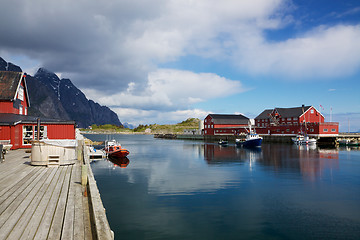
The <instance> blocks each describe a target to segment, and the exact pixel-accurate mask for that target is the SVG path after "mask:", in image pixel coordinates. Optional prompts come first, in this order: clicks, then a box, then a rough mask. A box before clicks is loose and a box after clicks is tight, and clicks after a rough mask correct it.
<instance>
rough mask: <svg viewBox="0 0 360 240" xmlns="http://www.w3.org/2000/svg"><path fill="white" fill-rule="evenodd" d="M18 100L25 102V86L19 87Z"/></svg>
mask: <svg viewBox="0 0 360 240" xmlns="http://www.w3.org/2000/svg"><path fill="white" fill-rule="evenodd" d="M18 99H20V100H21V101H24V88H23V86H20V87H19V91H18Z"/></svg>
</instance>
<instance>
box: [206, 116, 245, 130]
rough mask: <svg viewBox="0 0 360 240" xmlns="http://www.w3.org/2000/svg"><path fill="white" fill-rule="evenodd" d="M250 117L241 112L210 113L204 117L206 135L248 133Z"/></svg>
mask: <svg viewBox="0 0 360 240" xmlns="http://www.w3.org/2000/svg"><path fill="white" fill-rule="evenodd" d="M249 121H250V119H249V118H247V117H245V116H243V115H241V114H239V115H231V114H209V115H207V117H206V118H205V119H204V135H235V134H240V133H246V129H245V128H246V127H248V126H249Z"/></svg>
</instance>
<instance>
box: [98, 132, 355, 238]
mask: <svg viewBox="0 0 360 240" xmlns="http://www.w3.org/2000/svg"><path fill="white" fill-rule="evenodd" d="M97 137H99V138H100V137H101V136H97ZM119 139H120V141H121V142H122V143H123V144H124V145H125V146H126V147H127V148H128V149H130V150H131V157H130V159H131V164H128V165H127V168H126V169H123V168H120V167H114V166H113V165H114V164H113V163H112V162H110V161H98V162H94V163H93V165H92V169H93V172H94V175H95V178H96V180H97V184H98V187H99V190H100V192H101V197H102V200H103V202H104V205H105V208H106V209H107V216H108V218H109V222H110V225H111V228H112V230H114V232H115V238H116V239H117V238H124V239H199V240H200V239H206V240H209V239H359V231H358V229H360V228H359V227H360V225H359V224H360V219H359V216H360V206H359V204H358V203H359V201H360V191H359V187H358V186H359V184H360V182H359V181H360V178H359V169H360V161H358V160H359V158H360V152H359V151H352V152H344V151H342V150H341V151H342V152H341V151H340V152H339V150H338V149H319V148H311V147H310V148H309V147H306V146H305V147H304V146H292V145H276V144H271V145H267V144H264V145H263V146H262V147H261V148H260V149H257V150H252V149H243V148H236V147H235V146H234V145H229V146H228V147H221V146H218V145H217V144H208V143H204V142H196V141H180V140H161V139H156V140H154V139H153V138H152V137H151V136H119ZM333 170H334V171H333ZM335 170H336V171H335ZM312 181H314V182H312ZM115 183H116V184H115ZM119 203H121V206H126V207H121V208H119Z"/></svg>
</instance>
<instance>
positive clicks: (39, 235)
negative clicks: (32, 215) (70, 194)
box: [34, 167, 68, 239]
mask: <svg viewBox="0 0 360 240" xmlns="http://www.w3.org/2000/svg"><path fill="white" fill-rule="evenodd" d="M59 168H62V171H61V175H60V177H59V179H58V182H57V183H56V184H55V186H54V190H53V192H52V194H51V198H50V200H49V202H48V204H47V206H46V210H45V213H44V215H43V217H42V219H41V222H40V225H39V227H38V229H37V231H36V234H35V237H34V239H46V238H47V236H48V233H49V230H50V225H51V221H52V219H53V216H54V213H55V209H56V205H57V203H58V199H59V196H60V193H61V187H62V183H63V182H64V179H65V175H66V170H67V168H68V167H59Z"/></svg>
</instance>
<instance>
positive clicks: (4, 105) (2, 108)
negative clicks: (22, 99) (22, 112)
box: [0, 101, 19, 114]
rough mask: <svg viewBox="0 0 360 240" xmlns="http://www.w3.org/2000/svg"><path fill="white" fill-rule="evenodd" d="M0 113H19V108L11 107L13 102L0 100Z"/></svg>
mask: <svg viewBox="0 0 360 240" xmlns="http://www.w3.org/2000/svg"><path fill="white" fill-rule="evenodd" d="M0 113H14V114H19V110H18V109H16V108H14V107H13V102H10V101H6V102H5V101H0Z"/></svg>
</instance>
